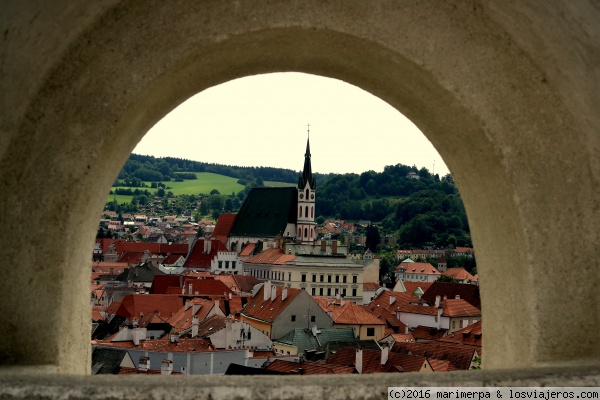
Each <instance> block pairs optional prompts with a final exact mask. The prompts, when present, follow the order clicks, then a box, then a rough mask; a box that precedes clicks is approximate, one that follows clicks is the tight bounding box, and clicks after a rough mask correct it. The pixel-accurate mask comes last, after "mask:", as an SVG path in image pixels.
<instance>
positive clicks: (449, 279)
mask: <svg viewBox="0 0 600 400" xmlns="http://www.w3.org/2000/svg"><path fill="white" fill-rule="evenodd" d="M436 282H452V283H454V278H453V277H451V276H450V275H446V274H441V275H440V277H439V278H437V280H436Z"/></svg>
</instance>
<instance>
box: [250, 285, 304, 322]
mask: <svg viewBox="0 0 600 400" xmlns="http://www.w3.org/2000/svg"><path fill="white" fill-rule="evenodd" d="M265 283H268V281H267V282H265ZM273 287H274V288H276V290H277V295H276V296H275V299H274V300H271V298H269V299H268V300H264V299H263V296H264V291H265V285H264V284H263V285H262V286H261V288H260V289H259V290H258V292H257V293H256V294H255V295H254V296H253V297H251V298H250V299H249V300H248V304H246V307H244V311H243V312H242V314H243V315H245V316H248V317H250V318H254V319H258V320H261V321H265V322H267V323H272V322H273V321H275V319H276V318H277V317H278V316H279V314H281V313H282V312H283V310H285V309H286V307H287V306H288V305H289V304H291V303H292V302H293V301H294V299H295V298H296V297H297V296H298V295H299V294H300V292H302V289H295V288H285V289H284V288H282V287H281V286H279V287H278V286H273ZM283 290H287V296H286V298H285V300H282V299H281V298H282V291H283ZM305 293H306V292H305Z"/></svg>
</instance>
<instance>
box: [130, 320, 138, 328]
mask: <svg viewBox="0 0 600 400" xmlns="http://www.w3.org/2000/svg"><path fill="white" fill-rule="evenodd" d="M131 326H133V327H134V328H137V327H138V319H137V318H134V319H133V321H131Z"/></svg>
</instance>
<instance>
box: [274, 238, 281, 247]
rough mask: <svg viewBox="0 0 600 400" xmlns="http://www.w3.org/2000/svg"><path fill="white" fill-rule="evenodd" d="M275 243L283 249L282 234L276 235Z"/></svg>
mask: <svg viewBox="0 0 600 400" xmlns="http://www.w3.org/2000/svg"><path fill="white" fill-rule="evenodd" d="M275 245H276V246H277V248H278V249H280V250H281V235H277V236H275Z"/></svg>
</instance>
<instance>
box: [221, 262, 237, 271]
mask: <svg viewBox="0 0 600 400" xmlns="http://www.w3.org/2000/svg"><path fill="white" fill-rule="evenodd" d="M229 263H230V262H229V261H225V269H229ZM235 264H236V262H235V261H231V269H235ZM219 269H223V261H219Z"/></svg>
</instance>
